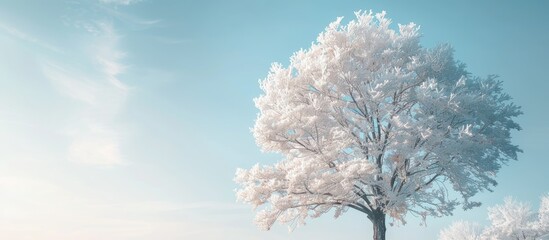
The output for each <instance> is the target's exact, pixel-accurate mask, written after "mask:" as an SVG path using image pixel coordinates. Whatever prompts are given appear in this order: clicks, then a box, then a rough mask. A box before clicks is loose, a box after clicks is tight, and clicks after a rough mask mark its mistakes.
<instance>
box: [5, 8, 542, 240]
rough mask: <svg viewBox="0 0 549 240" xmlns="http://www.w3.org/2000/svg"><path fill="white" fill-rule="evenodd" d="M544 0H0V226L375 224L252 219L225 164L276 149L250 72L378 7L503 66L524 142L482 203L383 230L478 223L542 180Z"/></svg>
mask: <svg viewBox="0 0 549 240" xmlns="http://www.w3.org/2000/svg"><path fill="white" fill-rule="evenodd" d="M548 5H549V4H547V3H545V1H541V0H537V1H528V3H519V1H506V2H502V1H495V0H490V1H482V2H479V1H453V2H449V1H434V0H433V1H427V0H422V1H414V2H413V3H412V1H404V0H402V1H366V0H362V1H358V0H357V1H351V0H344V1H318V0H317V1H313V0H310V1H252V0H249V1H208V0H206V1H190V0H189V1H187V0H184V1H175V0H174V1H162V0H158V1H153V0H95V1H94V0H88V1H72V0H58V1H48V3H47V4H46V3H45V2H43V1H31V0H21V1H15V0H13V1H9V0H5V1H1V2H0V53H1V55H0V86H1V87H0V132H1V133H2V134H0V238H1V239H13V240H17V239H166V240H169V239H334V238H340V237H341V236H345V238H364V237H365V236H370V234H371V230H370V229H371V224H370V223H369V222H368V220H367V219H366V216H364V215H361V214H359V213H356V212H353V211H348V212H347V213H346V214H345V215H343V216H342V217H340V218H339V219H337V220H334V219H333V218H332V217H331V216H329V215H325V216H323V217H321V218H319V219H315V220H312V221H309V223H308V224H307V225H306V226H305V227H300V228H297V229H296V230H295V231H293V232H292V233H289V232H288V231H287V228H286V227H285V226H277V227H275V228H274V229H273V230H271V231H269V232H262V231H260V230H257V229H256V227H255V226H254V225H253V223H252V221H253V216H254V213H253V211H252V210H251V208H250V207H249V206H246V205H242V204H239V203H236V202H235V195H234V189H235V188H236V187H237V186H236V185H235V183H234V182H233V181H232V179H233V177H234V173H235V170H236V168H238V167H242V168H248V167H250V166H252V165H253V164H255V163H256V162H262V163H271V162H273V161H276V160H277V159H278V156H276V155H273V154H264V153H261V152H260V151H259V149H258V148H257V147H256V145H255V143H254V139H253V136H252V135H251V133H250V130H249V129H250V127H251V126H252V125H253V122H254V120H255V117H256V114H257V110H256V109H255V107H254V105H253V101H252V99H253V98H254V97H256V96H258V95H259V94H260V89H259V86H258V83H257V81H258V79H262V78H264V77H265V76H266V74H267V71H268V69H269V66H270V64H271V62H281V63H283V64H287V63H288V58H289V57H290V56H291V54H292V53H293V52H294V51H296V50H299V49H300V48H307V47H309V46H310V44H311V42H312V41H313V40H315V39H316V36H317V35H318V33H319V32H321V31H322V30H323V29H324V27H325V26H326V25H327V24H328V23H330V22H331V21H333V20H335V19H336V17H338V16H344V17H345V19H346V20H349V19H352V17H353V12H354V11H357V10H361V9H363V10H368V9H372V10H373V11H375V12H379V11H382V10H385V11H387V13H388V16H389V17H390V18H392V19H393V22H394V23H395V26H396V23H408V22H415V23H417V24H419V25H420V26H421V32H422V34H423V37H422V44H423V45H424V46H426V47H432V46H434V45H436V44H438V43H446V42H448V43H451V44H452V45H453V46H454V47H455V49H456V52H455V54H456V57H457V58H458V59H459V60H461V61H463V62H465V63H466V64H467V65H468V70H469V71H470V72H472V73H473V74H475V75H478V76H485V75H488V74H498V75H499V76H500V79H501V80H502V81H503V82H504V88H505V90H506V91H507V92H509V93H510V94H511V95H512V96H513V97H514V99H515V102H516V103H517V104H518V105H520V106H522V107H523V111H524V115H522V116H520V118H519V119H518V122H519V123H520V124H521V125H522V127H523V128H524V129H523V130H522V131H520V132H516V133H515V134H514V143H516V144H518V145H520V146H521V148H522V149H523V150H524V153H523V154H520V155H519V161H518V162H511V163H510V164H509V165H508V166H506V167H504V168H503V170H502V171H501V172H500V174H499V177H498V182H499V186H498V187H496V189H495V192H493V193H481V194H479V195H478V196H477V197H476V199H477V200H480V201H482V202H483V203H484V205H483V206H482V207H479V208H476V209H474V210H470V211H467V212H463V211H456V212H455V215H454V216H452V217H446V218H441V219H433V218H430V219H428V221H427V227H425V226H419V222H418V221H417V220H416V219H415V218H414V217H413V216H410V217H409V218H408V224H407V225H406V226H400V227H390V228H389V229H388V239H435V238H436V236H437V235H438V232H439V230H440V229H441V228H443V227H445V226H448V225H449V224H450V223H451V222H452V221H454V220H457V219H464V220H472V221H478V222H480V223H485V222H486V220H485V219H486V217H487V215H486V207H487V206H491V205H494V204H499V203H501V202H502V201H503V198H504V197H505V196H508V195H512V196H515V197H516V198H517V199H519V200H521V201H528V202H531V203H532V204H533V206H534V208H535V207H537V203H538V200H539V197H540V196H541V195H543V194H544V193H546V192H548V191H549V187H548V185H547V181H546V180H544V179H546V177H545V176H546V175H547V173H546V172H547V169H549V158H548V157H547V155H546V151H545V150H546V148H547V146H549V141H548V140H547V138H546V136H549V125H548V124H547V119H548V117H549V113H548V112H549V111H548V110H549V107H547V102H548V98H549V97H548V96H547V94H546V91H547V89H549V81H547V77H546V76H547V74H546V71H547V69H548V68H549V60H548V59H547V56H549V47H548V46H547V42H549V29H548V27H547V24H548V23H549V15H547V14H546V9H547V7H549V6H548Z"/></svg>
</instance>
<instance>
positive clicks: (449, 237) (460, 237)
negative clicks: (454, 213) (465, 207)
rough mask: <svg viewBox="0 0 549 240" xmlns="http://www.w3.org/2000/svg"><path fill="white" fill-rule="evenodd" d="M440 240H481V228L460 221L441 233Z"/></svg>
mask: <svg viewBox="0 0 549 240" xmlns="http://www.w3.org/2000/svg"><path fill="white" fill-rule="evenodd" d="M438 239H439V240H480V227H479V226H478V225H477V224H473V223H469V222H464V221H458V222H455V223H454V224H452V225H451V226H450V227H448V228H446V229H443V230H442V231H440V235H439V238H438Z"/></svg>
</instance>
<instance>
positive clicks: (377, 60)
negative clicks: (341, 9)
mask: <svg viewBox="0 0 549 240" xmlns="http://www.w3.org/2000/svg"><path fill="white" fill-rule="evenodd" d="M341 20H342V19H341V18H338V19H337V20H336V21H335V22H333V23H331V24H330V25H329V26H328V27H327V28H326V30H325V31H324V32H322V33H321V34H320V35H319V36H318V38H317V42H316V43H313V44H312V46H311V47H310V48H309V49H306V50H300V51H298V52H296V53H295V54H294V55H293V56H292V57H291V61H290V65H289V66H288V67H283V66H282V65H281V64H278V63H274V64H273V65H272V67H271V70H270V72H269V74H268V76H267V78H266V79H264V80H262V81H260V86H261V89H262V90H263V92H264V94H263V95H261V96H260V97H258V98H256V99H255V104H256V106H257V108H258V109H259V110H260V113H259V115H258V118H257V120H256V123H255V126H254V128H253V134H254V137H255V139H256V141H257V144H258V145H259V146H260V147H261V149H262V150H264V151H267V152H276V153H279V154H281V155H283V157H284V159H283V160H281V161H280V162H278V163H276V164H274V165H272V166H259V165H256V166H254V167H253V168H251V169H249V170H243V169H239V170H238V171H237V173H236V178H235V180H236V182H238V183H239V184H240V185H241V188H240V189H238V192H237V196H238V200H240V201H243V202H246V203H250V204H252V205H253V206H254V207H261V211H259V213H258V215H257V223H258V224H259V225H260V226H261V227H262V228H265V229H269V228H270V227H271V226H272V224H273V223H274V222H276V221H279V222H287V223H296V224H302V223H304V221H305V219H306V218H307V217H313V218H314V217H318V216H320V215H322V214H324V213H326V212H328V211H329V210H331V209H335V212H336V217H337V216H339V214H340V213H342V212H344V211H345V210H346V209H347V208H349V207H350V208H353V209H355V210H359V211H361V212H364V213H366V214H368V216H369V217H371V216H373V215H376V214H377V215H379V214H389V215H390V216H391V217H393V218H394V219H396V220H397V221H401V222H404V216H405V215H406V214H407V213H408V212H412V213H414V214H417V215H420V216H423V217H426V216H428V215H431V216H443V215H448V214H450V213H451V212H452V210H453V209H454V207H455V206H456V205H458V204H462V205H463V206H464V207H465V208H469V207H473V206H476V205H478V203H475V202H470V201H469V198H470V197H472V196H473V195H475V194H476V193H477V192H478V191H483V190H489V189H490V187H491V186H494V185H495V184H496V182H495V180H494V179H493V178H494V176H495V174H496V173H497V172H498V170H499V169H500V167H501V165H502V163H505V162H506V161H508V160H509V159H516V153H517V152H518V151H520V149H519V148H518V147H517V146H515V145H512V144H511V143H510V131H511V130H512V129H519V128H520V127H519V126H518V124H516V123H515V122H514V121H513V117H516V116H517V115H519V114H520V113H521V112H520V109H519V107H517V106H515V105H513V104H512V103H511V102H510V101H509V100H510V97H509V96H508V95H506V94H505V93H503V92H502V89H501V83H500V82H499V81H496V80H495V77H493V76H489V77H488V78H486V79H482V78H477V77H473V76H471V75H470V74H468V73H467V72H466V71H465V68H464V65H463V64H460V63H458V62H456V61H455V60H454V59H453V50H452V49H451V48H450V47H449V46H448V45H442V46H439V47H436V48H434V49H424V48H422V47H421V46H420V44H419V37H420V34H419V32H418V30H419V27H418V26H416V25H415V24H413V23H410V24H406V25H399V26H398V30H393V29H391V28H390V23H391V20H390V19H388V18H386V17H385V13H384V12H383V13H379V14H375V15H374V14H372V13H371V12H357V13H356V19H355V20H352V21H351V22H349V23H348V24H347V25H345V26H342V25H341ZM445 182H446V183H450V184H451V186H452V187H453V189H454V190H455V191H456V192H458V193H460V194H461V196H462V197H463V201H461V202H459V201H457V200H456V199H449V198H448V194H447V190H446V188H445V187H444V183H445Z"/></svg>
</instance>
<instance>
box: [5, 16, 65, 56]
mask: <svg viewBox="0 0 549 240" xmlns="http://www.w3.org/2000/svg"><path fill="white" fill-rule="evenodd" d="M0 31H3V32H5V33H7V34H9V35H10V36H12V37H15V38H17V39H18V40H21V41H25V42H28V43H31V44H35V45H38V46H40V47H42V48H45V49H48V50H50V51H54V52H61V50H60V49H59V48H57V47H55V46H53V45H51V44H49V43H46V42H44V41H42V40H39V39H38V38H36V37H34V36H32V35H30V34H28V33H26V32H24V31H22V30H20V29H18V28H16V27H14V26H11V25H9V24H6V23H2V22H0Z"/></svg>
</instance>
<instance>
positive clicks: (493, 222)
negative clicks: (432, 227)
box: [439, 195, 549, 240]
mask: <svg viewBox="0 0 549 240" xmlns="http://www.w3.org/2000/svg"><path fill="white" fill-rule="evenodd" d="M548 207H549V195H546V196H544V197H543V198H542V200H541V205H540V209H539V212H538V213H537V214H536V213H534V212H532V210H531V208H530V206H529V205H528V204H526V203H522V202H517V201H516V200H514V199H512V198H507V199H505V202H504V203H503V204H502V205H496V206H494V207H492V208H489V209H488V218H489V219H490V226H487V227H485V228H484V230H482V231H479V230H478V228H477V227H473V226H478V225H476V224H473V223H469V222H463V221H459V222H456V223H454V224H453V225H452V226H450V227H448V228H446V229H444V230H442V231H441V232H440V235H439V239H440V240H453V239H462V240H534V239H540V240H543V239H549V221H547V220H548V219H547V216H548V215H549V211H548ZM473 229H474V231H473Z"/></svg>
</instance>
